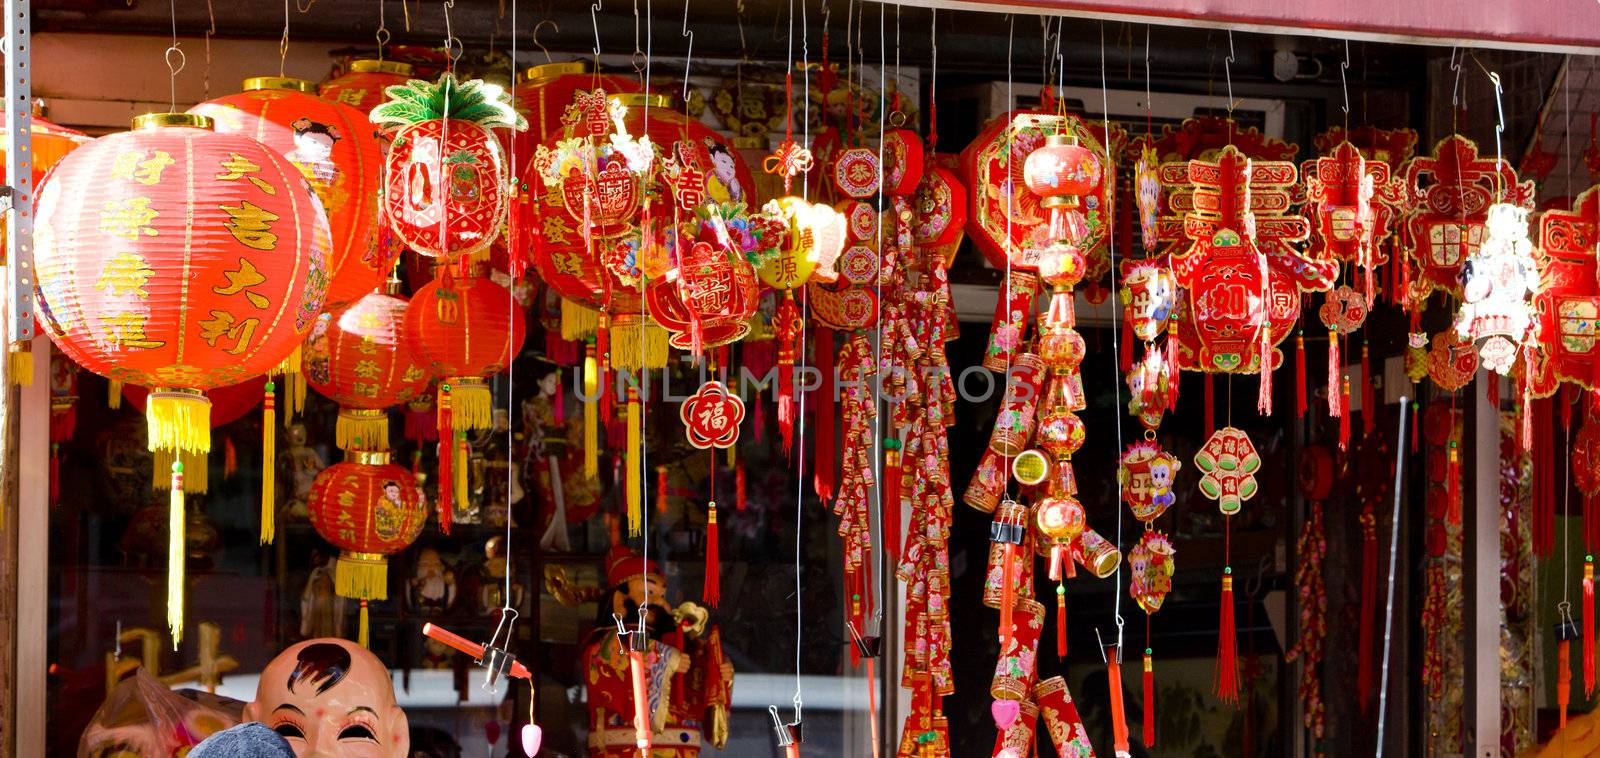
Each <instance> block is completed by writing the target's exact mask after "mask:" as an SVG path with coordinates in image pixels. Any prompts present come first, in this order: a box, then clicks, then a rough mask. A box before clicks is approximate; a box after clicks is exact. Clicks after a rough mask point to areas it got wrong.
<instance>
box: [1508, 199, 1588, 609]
mask: <svg viewBox="0 0 1600 758" xmlns="http://www.w3.org/2000/svg"><path fill="white" fill-rule="evenodd" d="M1597 243H1600V187H1590V188H1589V189H1587V190H1584V192H1583V193H1582V194H1580V195H1578V197H1577V199H1576V200H1574V201H1573V204H1572V210H1570V211H1563V210H1560V209H1555V208H1552V209H1550V210H1547V211H1545V212H1544V213H1543V214H1541V215H1540V218H1539V245H1538V247H1536V248H1534V256H1535V260H1536V262H1537V264H1538V282H1539V288H1538V291H1537V292H1536V293H1535V294H1534V296H1533V309H1534V313H1535V316H1534V318H1535V321H1536V323H1535V326H1534V329H1535V330H1536V331H1537V334H1538V337H1539V338H1538V340H1536V341H1535V342H1533V343H1532V352H1531V355H1530V361H1529V364H1528V366H1527V367H1526V368H1527V375H1528V380H1527V381H1528V390H1529V392H1530V393H1531V394H1532V395H1533V396H1534V397H1549V396H1550V395H1552V394H1554V393H1555V391H1556V389H1557V388H1558V387H1559V386H1560V384H1561V383H1562V382H1566V383H1569V384H1573V385H1576V386H1579V387H1584V388H1587V389H1594V388H1596V387H1600V349H1596V348H1597V344H1596V339H1597V335H1596V332H1595V329H1594V324H1595V322H1597V321H1600V278H1597V277H1596V274H1595V245H1596V244H1597ZM1534 465H1535V466H1539V465H1540V464H1539V463H1537V462H1536V463H1535V464H1534ZM1585 628H1588V627H1585Z"/></svg>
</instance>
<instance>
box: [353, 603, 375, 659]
mask: <svg viewBox="0 0 1600 758" xmlns="http://www.w3.org/2000/svg"><path fill="white" fill-rule="evenodd" d="M356 644H358V645H360V646H362V647H364V648H369V649H370V648H371V647H372V632H371V624H370V622H369V621H368V620H367V601H365V600H363V601H361V625H360V626H358V627H357V628H356Z"/></svg>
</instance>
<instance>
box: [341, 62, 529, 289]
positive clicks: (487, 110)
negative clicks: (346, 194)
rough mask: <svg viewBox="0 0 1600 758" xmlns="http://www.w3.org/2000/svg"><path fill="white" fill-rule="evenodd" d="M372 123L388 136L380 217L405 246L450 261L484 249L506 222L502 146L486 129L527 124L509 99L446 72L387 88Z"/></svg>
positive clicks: (494, 87) (496, 88)
mask: <svg viewBox="0 0 1600 758" xmlns="http://www.w3.org/2000/svg"><path fill="white" fill-rule="evenodd" d="M386 94H387V95H388V98H389V99H388V101H386V102H385V103H383V104H382V105H379V106H378V107H376V108H373V109H372V113H371V115H370V118H371V121H372V123H374V124H376V125H378V126H379V127H381V128H383V129H384V130H385V131H387V132H389V133H390V134H391V139H392V142H391V144H390V147H389V153H388V156H387V157H386V159H385V162H384V192H383V202H384V206H383V212H384V217H385V219H386V220H387V221H388V226H389V228H390V229H391V230H393V231H394V233H395V235H396V236H397V237H398V238H399V239H400V241H401V242H402V243H404V245H405V246H406V247H407V248H409V249H411V250H414V251H416V252H417V253H420V254H422V255H427V256H432V257H442V258H447V259H450V260H452V261H453V260H455V259H457V258H459V257H461V256H465V255H471V254H473V253H476V252H479V251H481V250H483V249H485V248H487V247H488V246H489V244H490V243H491V242H493V241H494V239H495V237H496V236H498V235H499V233H500V226H501V224H502V223H503V222H504V220H505V218H506V202H507V197H506V192H507V187H508V186H509V185H508V183H507V181H506V177H507V175H508V171H507V168H506V165H505V160H506V158H505V148H504V147H503V146H502V145H501V143H500V141H499V140H498V139H497V138H496V137H495V135H494V133H493V132H491V131H490V129H495V128H507V129H512V130H515V131H521V130H524V129H526V128H528V122H527V121H526V120H525V119H523V118H522V116H521V115H520V114H518V113H517V112H516V110H515V109H514V108H513V107H512V105H511V96H510V95H508V94H506V92H505V91H504V90H502V89H501V88H500V87H499V86H498V85H495V84H489V83H487V82H484V81H483V80H481V79H469V80H467V81H458V80H457V79H456V77H455V74H452V73H448V72H447V73H445V74H443V75H441V76H440V77H439V81H438V82H435V83H429V82H424V81H420V80H416V79H412V80H410V81H408V82H406V83H405V84H402V85H396V86H393V87H390V88H389V89H388V90H386Z"/></svg>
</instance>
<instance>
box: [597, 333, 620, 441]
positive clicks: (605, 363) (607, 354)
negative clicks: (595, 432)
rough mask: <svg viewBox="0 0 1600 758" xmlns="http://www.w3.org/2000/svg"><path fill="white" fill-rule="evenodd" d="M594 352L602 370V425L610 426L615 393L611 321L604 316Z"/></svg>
mask: <svg viewBox="0 0 1600 758" xmlns="http://www.w3.org/2000/svg"><path fill="white" fill-rule="evenodd" d="M594 350H595V357H597V358H598V359H599V361H598V362H599V368H600V423H602V424H608V425H609V424H610V423H611V415H612V414H611V411H612V407H611V406H612V404H613V403H612V397H611V396H612V395H613V394H615V393H613V392H612V391H611V389H612V388H611V319H610V318H609V317H607V316H605V315H604V314H601V316H600V324H599V325H598V326H596V327H595V330H594ZM612 449H613V450H615V449H617V448H616V447H613V448H612Z"/></svg>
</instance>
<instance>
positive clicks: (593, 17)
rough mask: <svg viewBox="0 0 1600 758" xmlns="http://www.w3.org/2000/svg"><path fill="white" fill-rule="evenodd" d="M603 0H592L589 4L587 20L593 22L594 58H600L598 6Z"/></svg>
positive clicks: (596, 59)
mask: <svg viewBox="0 0 1600 758" xmlns="http://www.w3.org/2000/svg"><path fill="white" fill-rule="evenodd" d="M604 2H605V0H594V3H593V4H591V5H590V6H589V20H590V21H593V22H594V58H595V61H596V62H599V60H600V15H599V14H600V7H601V5H602V4H603V3H604Z"/></svg>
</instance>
